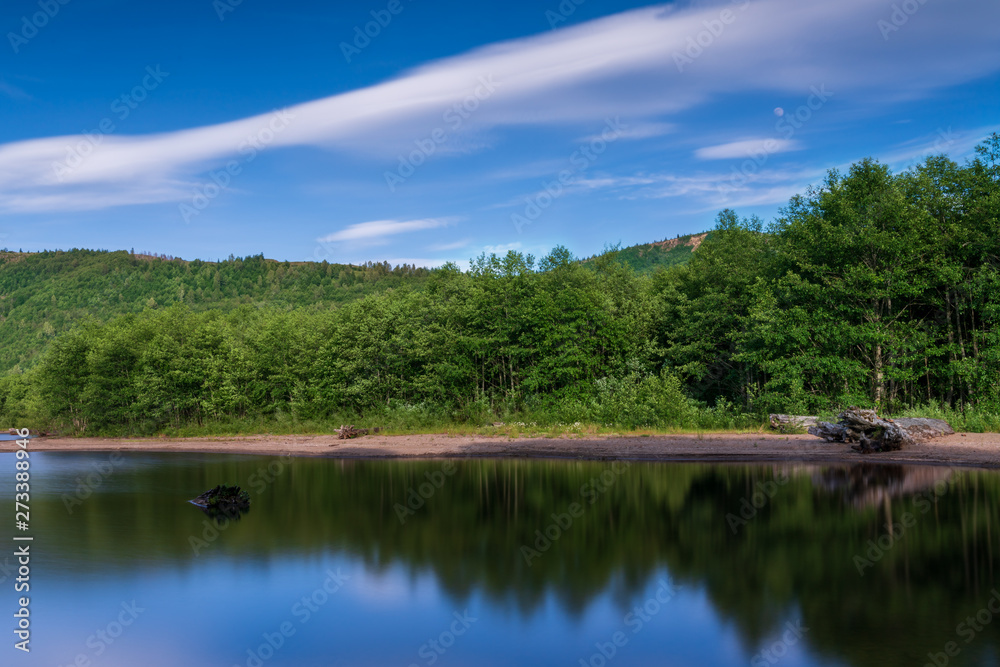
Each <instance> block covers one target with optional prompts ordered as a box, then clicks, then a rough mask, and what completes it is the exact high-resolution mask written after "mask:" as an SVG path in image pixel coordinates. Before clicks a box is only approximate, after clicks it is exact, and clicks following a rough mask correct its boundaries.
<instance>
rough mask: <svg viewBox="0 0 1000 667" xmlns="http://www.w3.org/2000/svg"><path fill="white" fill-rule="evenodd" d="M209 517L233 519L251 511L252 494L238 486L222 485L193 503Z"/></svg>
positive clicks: (210, 490)
mask: <svg viewBox="0 0 1000 667" xmlns="http://www.w3.org/2000/svg"><path fill="white" fill-rule="evenodd" d="M191 502H192V503H193V504H195V505H197V506H198V507H200V508H202V509H203V510H205V512H207V513H208V514H209V516H217V515H220V514H223V515H225V516H227V517H229V518H231V519H236V518H239V516H240V514H242V513H243V512H247V511H249V510H250V494H249V493H247V492H246V491H244V490H243V489H241V488H240V487H238V486H227V485H225V484H220V485H219V486H217V487H215V488H214V489H209V490H208V491H206V492H205V493H203V494H201V495H200V496H198V497H197V498H195V499H194V500H192V501H191Z"/></svg>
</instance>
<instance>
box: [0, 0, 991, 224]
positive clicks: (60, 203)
mask: <svg viewBox="0 0 1000 667" xmlns="http://www.w3.org/2000/svg"><path fill="white" fill-rule="evenodd" d="M723 6H727V7H729V6H731V4H730V3H708V4H698V5H692V6H686V7H679V6H677V5H663V6H655V7H646V8H641V9H637V10H633V11H628V12H624V13H621V14H617V15H614V16H609V17H605V18H602V19H598V20H594V21H591V22H588V23H584V24H580V25H577V26H573V27H570V28H565V29H560V30H555V31H552V32H548V33H544V34H541V35H535V36H532V37H528V38H524V39H518V40H511V41H507V42H502V43H498V44H494V45H490V46H486V47H482V48H479V49H476V50H473V51H470V52H468V53H465V54H462V55H459V56H455V57H451V58H447V59H443V60H439V61H436V62H432V63H429V64H427V65H425V66H422V67H418V68H416V69H413V70H411V71H408V72H404V73H402V74H401V75H400V76H398V77H396V78H394V79H391V80H388V81H385V82H382V83H378V84H376V85H372V86H368V87H365V88H359V89H357V90H353V91H350V92H346V93H342V94H337V95H333V96H330V97H326V98H322V99H318V100H314V101H311V102H307V103H304V104H299V105H295V106H293V107H290V108H289V109H287V112H288V114H289V116H290V122H289V123H288V125H287V127H285V128H284V129H283V130H282V131H281V132H280V133H275V134H274V136H273V138H272V139H271V140H270V141H268V142H267V147H268V150H274V149H278V148H281V147H288V146H317V147H322V148H325V149H330V150H334V151H340V152H345V151H348V152H351V153H364V154H368V155H373V154H374V155H378V156H380V159H381V158H388V159H392V158H393V157H394V156H395V155H396V154H397V152H398V150H399V149H400V148H401V147H403V146H410V147H411V148H412V142H413V140H414V139H416V138H420V137H422V136H423V135H424V133H426V132H427V131H429V130H431V129H432V128H435V127H439V126H441V125H442V122H443V118H444V116H443V114H446V113H447V110H448V109H449V108H451V107H453V106H454V105H455V104H458V103H461V102H462V101H463V100H467V99H468V98H469V97H470V96H472V95H475V94H476V91H477V90H481V89H487V88H491V89H495V92H491V93H490V95H489V99H488V100H487V101H485V102H483V104H482V105H481V108H479V109H478V110H477V111H476V113H475V114H474V115H473V116H472V117H470V118H469V119H468V120H467V121H466V122H464V123H462V124H460V125H461V127H460V129H456V130H455V135H456V136H455V137H454V138H453V145H454V146H457V147H462V146H465V145H466V144H463V143H462V142H463V141H465V142H466V143H467V144H468V146H474V147H477V150H478V148H479V147H485V146H488V145H490V144H491V142H485V143H484V142H483V141H482V140H477V139H476V138H477V137H482V136H484V135H483V134H482V133H484V132H487V131H490V130H493V129H499V128H503V127H514V126H525V125H537V126H542V125H550V124H553V123H561V124H573V123H576V124H579V125H580V126H581V127H584V126H586V125H587V124H593V123H594V122H595V121H596V122H598V123H599V122H600V121H601V120H602V119H604V118H607V117H613V116H615V115H618V114H620V115H622V116H623V118H626V119H627V120H628V121H630V122H633V123H635V127H636V128H638V129H637V130H636V132H638V133H639V134H637V135H635V138H640V137H642V136H643V133H645V137H650V136H661V135H665V134H668V132H669V130H670V129H671V127H670V125H669V124H667V123H664V121H663V120H662V119H663V118H664V117H669V116H671V115H676V114H678V113H679V112H683V111H688V110H691V109H695V108H698V107H701V106H706V105H708V104H710V103H711V102H713V101H716V100H718V99H719V98H721V97H724V96H727V95H732V94H736V93H747V92H767V93H782V94H786V93H794V94H799V93H801V91H803V90H807V89H808V87H809V86H812V85H819V84H824V85H827V86H830V87H831V89H833V90H836V91H837V94H838V96H840V97H839V99H841V98H843V96H845V95H847V94H857V96H858V97H863V98H864V99H865V101H866V104H868V105H872V106H874V105H877V104H879V103H880V101H883V102H886V101H892V102H896V101H899V100H900V99H915V98H919V97H920V96H922V95H926V94H928V93H929V91H933V90H936V89H941V88H944V87H947V86H953V85H956V84H959V83H962V82H966V81H971V80H974V79H976V78H978V77H982V76H984V75H986V74H989V73H992V72H996V71H998V69H1000V40H997V39H996V25H998V24H1000V3H996V2H988V3H984V2H977V1H976V0H954V1H953V2H949V3H928V4H926V5H924V6H923V7H922V9H921V12H920V14H919V16H918V17H917V18H915V19H914V20H913V21H911V22H909V23H908V24H907V25H906V26H905V29H903V30H900V31H899V32H897V33H894V34H893V35H892V40H891V41H888V42H887V41H886V40H885V39H883V36H882V35H881V34H880V33H879V30H878V28H877V24H878V21H879V20H882V19H884V15H885V14H886V7H885V6H883V5H882V4H881V3H872V2H870V0H840V1H838V2H835V3H834V2H829V0H798V1H797V2H796V3H795V5H794V8H791V7H790V6H789V4H788V2H787V1H786V0H755V1H754V2H752V3H750V4H748V5H747V6H746V9H745V10H744V11H741V12H739V15H738V18H737V20H735V21H734V22H733V23H732V24H730V25H727V27H726V31H725V33H724V34H722V35H721V36H719V37H718V39H715V40H714V42H713V43H712V44H711V45H710V46H708V47H706V48H704V52H703V53H702V54H701V55H700V56H699V58H698V59H697V60H696V61H694V62H693V63H692V64H690V65H689V66H688V67H686V68H685V69H684V71H683V72H679V71H678V70H677V68H674V67H670V66H665V65H664V63H671V62H672V57H673V56H674V54H677V53H683V52H684V50H685V49H686V48H688V46H689V43H690V40H691V39H693V38H694V37H695V36H697V35H699V34H700V33H701V32H703V31H704V30H705V24H706V21H714V20H716V19H717V17H718V15H719V11H720V7H723ZM928 44H934V48H928V47H927V45H928ZM889 49H891V53H892V57H886V54H887V50H889ZM789 53H794V54H795V57H794V58H789V57H787V54H789ZM7 94H8V95H9V94H10V91H8V93H7ZM272 119H273V115H272V114H261V115H258V116H253V117H249V118H242V119H237V120H233V121H230V122H226V123H220V124H215V125H207V126H203V127H194V128H190V129H186V130H180V131H174V132H166V133H159V134H148V135H137V136H125V135H114V136H108V137H105V138H104V140H103V142H102V143H101V145H100V146H98V147H96V148H95V149H94V150H93V151H92V152H91V153H90V154H88V155H87V156H86V158H85V159H83V160H82V161H80V164H78V165H77V166H75V167H74V168H73V169H72V170H69V171H68V172H62V173H58V174H57V172H56V171H55V170H54V168H53V165H55V164H57V163H61V162H65V161H66V160H67V156H68V155H69V154H70V153H72V151H73V150H74V147H75V146H77V145H79V144H80V142H81V141H82V140H83V137H80V136H59V137H45V138H38V139H32V140H27V141H20V142H15V143H8V144H5V145H2V146H0V212H8V213H10V212H32V211H44V210H64V209H66V208H69V207H72V206H73V205H74V202H80V203H81V204H82V205H83V206H85V207H88V208H101V207H111V206H120V205H128V204H137V203H147V202H148V203H152V202H162V201H164V200H169V199H171V198H173V199H175V200H176V201H180V200H182V199H184V198H190V195H191V193H190V191H187V192H185V191H184V190H185V188H184V187H178V185H177V184H179V183H181V184H182V183H189V182H194V181H195V180H196V178H197V175H198V174H203V173H206V172H207V171H208V170H210V169H213V168H218V167H219V166H220V165H223V164H225V162H226V160H228V159H230V158H231V157H233V156H236V155H238V154H239V153H240V151H241V150H242V149H243V148H244V147H245V146H246V145H247V141H248V138H250V137H255V136H258V137H259V136H260V135H261V133H262V132H266V131H267V128H268V126H269V124H270V123H271V121H272ZM653 119H656V120H653ZM677 134H680V133H677ZM687 139H688V140H689V139H690V138H687ZM449 142H452V138H449ZM734 143H739V142H734ZM736 150H737V147H735V146H734V145H733V144H723V145H722V146H714V147H708V148H706V149H702V151H707V152H704V153H703V156H706V157H704V159H720V158H721V157H724V156H726V155H731V154H732V153H733V152H734V151H736ZM713 151H714V152H713ZM445 152H447V151H444V150H442V154H443V153H445ZM453 152H454V153H457V154H460V155H464V154H466V153H467V152H468V151H467V150H456V151H453Z"/></svg>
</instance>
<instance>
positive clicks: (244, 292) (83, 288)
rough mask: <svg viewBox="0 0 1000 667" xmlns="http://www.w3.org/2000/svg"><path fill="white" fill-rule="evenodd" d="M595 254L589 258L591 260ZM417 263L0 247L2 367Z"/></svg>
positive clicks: (380, 287)
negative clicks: (149, 318) (93, 324)
mask: <svg viewBox="0 0 1000 667" xmlns="http://www.w3.org/2000/svg"><path fill="white" fill-rule="evenodd" d="M704 237H705V235H704V234H699V235H697V236H682V237H679V238H676V239H670V240H665V241H660V242H657V243H651V244H646V245H637V246H633V247H631V248H625V249H623V250H620V251H617V258H618V259H619V260H620V261H622V262H623V263H625V264H627V265H629V266H631V267H632V268H633V269H635V270H636V271H637V272H641V273H646V272H650V271H652V270H653V269H655V268H656V267H657V266H665V267H666V266H674V265H677V264H683V263H685V262H686V261H687V260H688V259H689V258H690V257H691V253H692V252H693V250H694V249H695V248H697V247H698V245H699V244H700V243H701V240H702V239H704ZM593 259H594V258H591V259H590V260H585V261H588V262H589V261H592V260H593ZM431 273H432V271H431V270H429V269H426V268H419V267H416V266H408V265H405V264H404V265H402V266H396V267H393V266H390V265H389V264H388V263H380V264H375V263H371V262H369V263H367V264H365V265H361V266H354V265H346V264H329V263H327V262H278V261H275V260H271V259H265V258H264V256H263V255H256V256H252V257H245V258H239V257H230V258H229V259H227V260H224V261H221V262H204V261H200V260H195V261H184V260H182V259H177V258H169V257H165V256H161V257H156V256H151V255H141V254H132V253H129V252H125V251H118V252H107V251H98V250H69V251H65V252H64V251H47V252H40V253H20V252H8V251H0V372H3V371H6V370H9V369H11V368H15V367H17V366H20V367H21V368H27V367H29V366H30V365H31V364H32V363H33V361H34V360H35V359H37V357H38V354H39V352H41V351H42V349H43V348H44V347H45V345H46V343H47V342H48V341H49V340H50V339H52V338H54V337H55V336H57V335H58V334H59V333H61V332H63V331H66V330H68V329H70V328H71V327H72V325H73V324H74V323H76V322H78V321H81V320H83V319H93V320H97V321H100V322H103V321H106V320H109V319H111V318H112V317H115V316H117V315H123V314H126V313H138V312H141V311H143V310H146V309H156V308H163V307H167V306H171V305H173V304H176V303H182V304H186V305H187V306H189V307H190V308H192V309H194V310H222V311H229V310H232V309H233V308H235V307H237V306H240V305H243V304H257V305H261V304H267V305H268V306H272V307H274V306H276V307H279V308H282V307H284V308H292V307H303V306H309V307H315V308H329V307H330V306H334V305H338V304H343V303H347V302H349V301H354V300H356V299H359V298H361V297H363V296H365V295H368V294H374V293H378V292H383V291H385V290H387V289H390V288H394V287H403V286H406V287H409V288H416V289H421V288H422V287H423V285H424V283H425V281H426V278H427V277H428V276H429V275H430V274H431Z"/></svg>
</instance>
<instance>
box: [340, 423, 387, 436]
mask: <svg viewBox="0 0 1000 667" xmlns="http://www.w3.org/2000/svg"><path fill="white" fill-rule="evenodd" d="M381 430H382V429H381V428H357V427H356V426H354V425H351V424H349V425H347V426H341V427H340V428H338V429H337V437H338V438H339V439H341V440H350V439H351V438H357V437H358V436H362V435H368V434H369V433H378V432H379V431H381Z"/></svg>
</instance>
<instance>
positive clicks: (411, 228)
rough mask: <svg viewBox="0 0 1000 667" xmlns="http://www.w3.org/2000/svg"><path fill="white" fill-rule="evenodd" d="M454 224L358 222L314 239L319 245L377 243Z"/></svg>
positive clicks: (439, 221) (439, 220) (433, 221)
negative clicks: (389, 238) (396, 236)
mask: <svg viewBox="0 0 1000 667" xmlns="http://www.w3.org/2000/svg"><path fill="white" fill-rule="evenodd" d="M453 222H455V219H454V218H424V219H422V220H402V221H400V220H372V221H371V222H359V223H357V224H355V225H350V226H348V227H345V228H344V229H341V230H340V231H338V232H334V233H332V234H328V235H326V236H323V237H321V238H318V239H316V240H317V241H319V242H320V243H337V242H340V241H373V240H375V241H377V240H381V239H384V238H386V237H388V236H395V235H396V234H407V233H409V232H419V231H422V230H424V229H436V228H438V227H445V226H447V225H450V224H452V223H453Z"/></svg>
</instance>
